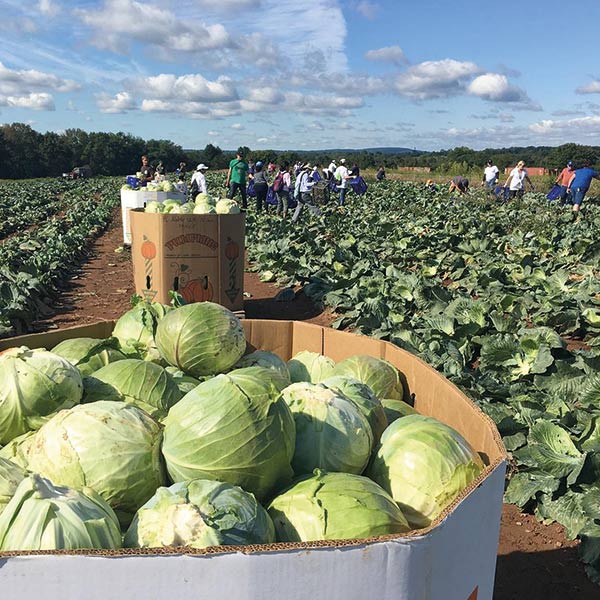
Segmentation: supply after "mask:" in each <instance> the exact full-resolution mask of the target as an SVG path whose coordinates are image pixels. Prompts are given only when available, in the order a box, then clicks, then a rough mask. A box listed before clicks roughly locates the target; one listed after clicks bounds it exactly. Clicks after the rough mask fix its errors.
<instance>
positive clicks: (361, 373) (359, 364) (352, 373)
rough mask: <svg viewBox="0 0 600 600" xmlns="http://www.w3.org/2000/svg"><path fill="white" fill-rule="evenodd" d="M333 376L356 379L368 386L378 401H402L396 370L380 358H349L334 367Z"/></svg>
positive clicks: (358, 355) (359, 356)
mask: <svg viewBox="0 0 600 600" xmlns="http://www.w3.org/2000/svg"><path fill="white" fill-rule="evenodd" d="M333 375H345V376H347V377H354V379H358V381H361V382H362V383H364V384H366V385H368V386H369V387H370V388H371V390H372V391H373V393H374V394H375V395H376V396H377V397H378V398H379V399H381V398H394V399H396V400H402V397H403V396H404V392H403V389H402V383H401V382H400V374H399V372H398V369H396V367H394V366H393V365H392V364H390V363H389V362H387V361H386V360H383V359H382V358H375V357H374V356H367V355H363V354H357V355H355V356H351V357H350V358H346V359H345V360H342V361H341V362H339V363H338V364H337V365H335V368H334V369H333Z"/></svg>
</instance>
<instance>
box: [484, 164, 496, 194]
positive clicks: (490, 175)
mask: <svg viewBox="0 0 600 600" xmlns="http://www.w3.org/2000/svg"><path fill="white" fill-rule="evenodd" d="M498 179H500V170H499V169H498V167H497V166H496V165H495V164H494V163H493V161H491V160H488V161H487V163H486V166H485V169H484V170H483V181H482V182H481V185H482V186H484V185H485V187H486V188H487V189H488V190H489V191H490V192H493V191H494V189H495V188H496V186H497V185H498Z"/></svg>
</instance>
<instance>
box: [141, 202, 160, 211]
mask: <svg viewBox="0 0 600 600" xmlns="http://www.w3.org/2000/svg"><path fill="white" fill-rule="evenodd" d="M144 212H147V213H160V212H163V205H162V204H161V203H160V202H157V201H156V200H151V201H150V202H148V203H146V208H144Z"/></svg>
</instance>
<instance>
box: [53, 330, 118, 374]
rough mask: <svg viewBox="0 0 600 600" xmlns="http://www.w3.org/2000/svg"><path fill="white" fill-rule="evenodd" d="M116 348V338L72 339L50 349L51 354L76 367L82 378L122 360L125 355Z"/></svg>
mask: <svg viewBox="0 0 600 600" xmlns="http://www.w3.org/2000/svg"><path fill="white" fill-rule="evenodd" d="M118 346H119V341H118V340H117V339H116V338H108V339H106V340H99V339H95V338H73V339H70V340H64V341H63V342H60V344H57V345H56V346H54V348H52V352H53V353H54V354H58V355H59V356H62V357H63V358H66V359H67V360H68V361H69V362H70V363H71V364H72V365H73V366H74V367H77V369H78V370H79V373H80V374H81V376H82V377H87V376H88V375H91V374H92V373H93V372H94V371H97V370H98V369H100V368H102V367H104V366H106V365H107V364H109V363H112V362H116V361H117V360H123V359H124V358H125V355H124V354H123V353H122V352H121V351H120V350H119V349H118Z"/></svg>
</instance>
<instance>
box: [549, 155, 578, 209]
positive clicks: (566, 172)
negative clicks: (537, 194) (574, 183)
mask: <svg viewBox="0 0 600 600" xmlns="http://www.w3.org/2000/svg"><path fill="white" fill-rule="evenodd" d="M573 173H575V165H574V164H573V161H572V160H570V161H569V162H568V163H567V166H566V167H565V168H564V169H563V170H562V171H561V172H560V175H559V176H558V177H557V178H556V181H555V182H554V184H555V185H560V194H559V196H558V197H559V198H560V203H561V204H566V202H567V196H568V195H569V192H568V191H567V190H568V188H569V181H570V180H571V177H572V176H573Z"/></svg>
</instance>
